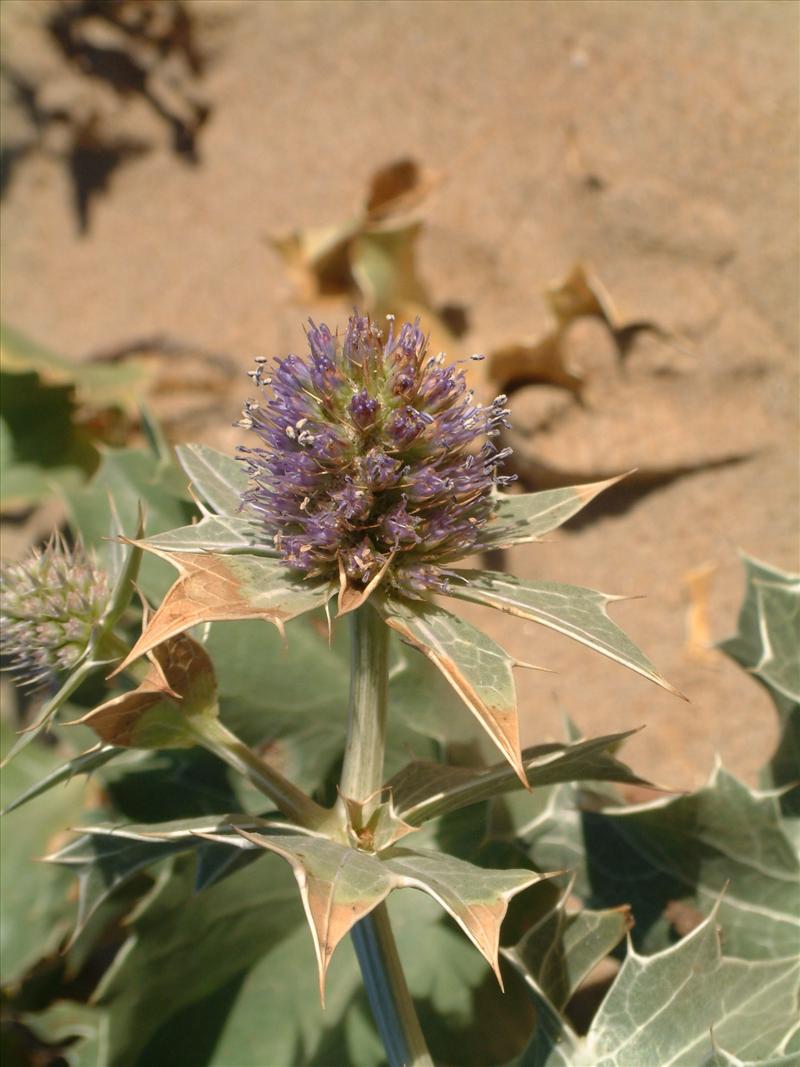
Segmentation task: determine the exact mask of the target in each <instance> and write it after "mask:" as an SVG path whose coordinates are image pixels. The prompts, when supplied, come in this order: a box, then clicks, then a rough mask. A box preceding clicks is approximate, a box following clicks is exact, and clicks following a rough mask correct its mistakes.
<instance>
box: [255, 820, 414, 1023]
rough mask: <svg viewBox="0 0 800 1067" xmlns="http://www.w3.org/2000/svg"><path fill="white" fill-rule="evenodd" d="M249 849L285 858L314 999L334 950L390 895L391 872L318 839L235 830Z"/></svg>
mask: <svg viewBox="0 0 800 1067" xmlns="http://www.w3.org/2000/svg"><path fill="white" fill-rule="evenodd" d="M241 833H242V836H243V837H245V838H247V840H248V841H250V842H252V843H253V844H254V845H256V846H258V847H260V848H265V849H267V850H269V851H270V852H274V853H276V854H277V855H278V856H281V857H282V858H283V859H285V860H286V861H287V862H288V863H289V864H290V866H291V868H292V871H293V872H294V876H295V879H296V880H297V885H298V887H299V889H300V896H301V899H302V901H303V908H304V909H305V913H306V918H307V919H308V924H309V926H310V928H311V934H312V937H313V939H314V950H315V952H316V955H317V967H318V970H319V989H320V997H321V999H322V1000H323V1002H324V999H325V975H326V973H327V970H328V965H329V963H330V961H331V957H332V955H333V952H334V950H335V948H336V946H337V945H338V944H339V942H340V941H341V940H342V938H343V937H344V936H345V935H346V934H347V933H349V931H350V930H351V929H352V928H353V926H355V924H356V923H357V922H358V920H359V919H362V918H363V917H364V916H365V915H368V914H369V912H371V911H372V909H373V908H375V907H377V905H378V904H380V903H381V901H382V900H385V899H386V897H387V896H388V895H389V893H390V892H391V890H392V888H393V887H394V886H393V880H392V876H391V871H390V870H389V869H388V868H387V867H386V866H385V865H384V864H382V863H381V862H380V861H379V860H378V859H377V857H376V856H374V855H372V854H371V853H368V852H360V851H359V850H358V849H354V848H349V847H348V846H347V845H341V844H338V843H337V842H335V841H330V840H328V839H326V838H323V837H301V836H297V837H292V836H283V837H280V838H278V837H267V836H266V835H265V834H252V833H249V832H248V831H246V830H242V831H241Z"/></svg>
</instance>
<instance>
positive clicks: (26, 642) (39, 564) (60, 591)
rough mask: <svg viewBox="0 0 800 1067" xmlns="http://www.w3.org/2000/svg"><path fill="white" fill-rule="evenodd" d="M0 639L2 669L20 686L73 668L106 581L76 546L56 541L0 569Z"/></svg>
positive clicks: (99, 609) (102, 602)
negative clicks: (11, 674)
mask: <svg viewBox="0 0 800 1067" xmlns="http://www.w3.org/2000/svg"><path fill="white" fill-rule="evenodd" d="M0 594H2V596H1V598H0V634H2V646H1V647H2V654H3V658H4V659H7V660H8V663H7V669H8V670H10V671H11V672H12V673H13V674H14V675H15V676H16V677H17V681H18V682H20V683H21V684H24V685H36V684H40V683H42V682H47V681H50V680H51V679H52V678H53V676H54V675H55V674H56V673H58V672H59V671H66V670H69V669H70V668H71V667H74V666H75V664H76V663H77V661H78V660H79V659H80V657H81V656H82V655H83V653H84V652H85V651H86V648H87V646H88V645H89V641H90V639H91V636H92V631H93V630H94V627H95V626H96V625H97V623H98V622H99V621H100V619H101V618H102V616H103V613H104V611H105V609H106V607H107V606H108V601H109V596H110V591H109V582H108V578H107V576H106V575H105V574H104V573H103V571H101V570H100V569H99V568H98V567H97V563H96V561H95V559H94V557H93V556H92V555H91V554H90V553H89V552H87V551H86V549H85V548H84V547H83V545H82V544H80V543H78V544H76V545H75V546H74V547H72V548H70V547H69V546H68V545H67V544H66V542H65V541H64V540H63V539H62V538H61V537H58V536H55V537H53V538H52V539H51V540H50V541H49V542H48V544H47V545H46V546H45V547H44V548H43V549H35V550H34V551H33V552H32V553H31V554H30V555H29V556H27V557H26V558H25V559H24V560H22V561H20V562H19V563H10V564H8V565H6V566H4V567H3V568H2V569H0Z"/></svg>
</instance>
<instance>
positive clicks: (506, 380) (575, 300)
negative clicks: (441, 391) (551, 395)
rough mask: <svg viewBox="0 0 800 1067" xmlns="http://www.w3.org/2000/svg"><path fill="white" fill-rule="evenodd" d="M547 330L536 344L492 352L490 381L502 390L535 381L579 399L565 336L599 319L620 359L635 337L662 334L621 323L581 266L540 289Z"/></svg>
mask: <svg viewBox="0 0 800 1067" xmlns="http://www.w3.org/2000/svg"><path fill="white" fill-rule="evenodd" d="M545 298H546V300H547V304H548V307H549V309H550V313H551V315H552V317H553V319H554V320H555V325H554V326H553V328H552V329H551V330H548V332H547V333H546V334H545V335H544V336H543V337H541V338H539V339H538V340H530V341H521V342H517V343H512V344H507V345H503V346H501V347H500V348H496V349H494V350H493V351H492V352H491V353H490V354H489V358H488V364H487V374H488V377H489V379H490V380H491V381H492V382H493V383H494V384H495V385H496V386H497V388H500V389H502V390H503V391H504V392H511V391H512V390H513V389H514V388H519V387H520V386H522V385H526V384H531V383H535V382H547V383H550V384H552V385H557V386H560V387H562V388H564V389H569V390H570V391H571V392H573V393H575V394H576V395H579V396H580V395H581V391H582V388H583V377H582V376H581V375H580V374H579V373H577V372H576V369H575V368H574V367H571V366H570V360H569V348H568V345H567V344H566V339H567V333H568V331H569V329H570V327H571V326H572V324H573V323H574V322H576V321H577V320H578V319H582V318H594V319H599V320H600V321H601V322H602V323H603V325H604V326H605V328H606V329H607V331H608V333H609V335H610V337H611V339H612V341H613V343H614V346H615V349H616V352H617V356H618V358H619V359H620V360H622V359H624V358H625V356H626V355H627V354H628V352H629V350H630V347H631V345H632V343H633V341H634V340H635V338H636V337H637V335H638V334H640V333H642V332H643V331H645V332H646V331H649V332H651V333H655V334H657V335H659V336H664V331H663V330H662V329H661V328H660V327H659V326H658V325H657V324H656V323H654V322H650V321H648V320H644V319H642V320H632V321H625V320H623V319H622V318H621V316H620V315H619V313H618V311H617V310H616V309H615V307H614V305H613V303H612V301H611V298H610V296H609V294H608V292H607V290H606V288H605V286H604V285H603V284H602V282H601V281H600V279H599V278H598V277H597V276H596V275H594V274H593V273H592V272H591V271H590V270H589V269H588V268H587V267H585V266H584V265H583V264H581V263H576V264H575V266H574V267H572V269H571V270H570V271H569V273H568V274H567V275H566V277H565V278H563V279H562V280H561V281H558V282H555V283H553V284H552V285H550V286H548V287H547V289H545Z"/></svg>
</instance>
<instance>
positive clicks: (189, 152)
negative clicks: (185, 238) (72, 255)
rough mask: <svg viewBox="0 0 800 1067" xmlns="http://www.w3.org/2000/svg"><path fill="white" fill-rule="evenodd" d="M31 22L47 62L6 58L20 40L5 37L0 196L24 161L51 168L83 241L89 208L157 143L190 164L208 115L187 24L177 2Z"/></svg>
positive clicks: (67, 8) (88, 5) (122, 1)
mask: <svg viewBox="0 0 800 1067" xmlns="http://www.w3.org/2000/svg"><path fill="white" fill-rule="evenodd" d="M33 14H34V16H35V20H34V27H35V32H36V33H37V34H38V36H39V37H40V38H44V40H45V42H46V43H48V47H47V48H46V50H45V51H46V53H47V55H48V57H49V59H48V63H47V64H46V65H45V66H44V67H43V68H41V67H38V66H37V67H36V68H35V69H34V68H30V69H28V65H27V63H26V61H25V49H24V48H22V49H21V50H17V51H18V52H19V56H18V55H17V54H15V47H14V46H15V40H16V35H17V34H18V33H20V32H21V30H20V29H18V28H17V27H13V29H12V30H11V31H10V32H9V34H8V38H9V47H8V49H7V52H8V53H9V57H7V58H6V60H5V61H4V64H3V71H2V74H3V82H4V90H5V93H6V100H5V106H4V111H5V112H6V116H5V117H6V118H8V117H9V116H10V119H11V121H10V127H11V132H10V133H7V134H6V136H5V137H4V145H3V164H4V174H3V186H2V187H3V191H5V189H6V188H7V186H8V184H9V182H10V180H11V177H12V176H13V172H14V169H15V168H16V166H17V165H18V164H19V163H21V162H22V161H23V160H24V159H25V158H26V157H27V156H29V155H30V154H31V153H33V152H40V153H45V154H47V155H49V156H53V157H56V158H58V159H60V160H61V161H62V162H63V165H64V167H65V168H66V170H67V171H68V173H69V176H70V179H71V184H72V191H73V200H74V207H75V214H76V219H77V224H78V228H79V231H80V232H81V233H86V232H87V231H88V229H89V224H90V213H91V205H92V202H93V200H94V199H95V197H96V196H97V195H99V194H102V193H103V192H106V191H107V190H108V188H109V186H110V183H111V180H112V177H113V175H114V172H115V171H116V170H117V169H118V168H119V167H120V166H122V165H123V164H124V163H126V162H129V161H131V160H133V159H136V158H138V157H140V156H141V155H143V154H145V153H147V152H150V151H151V150H153V149H154V148H155V147H157V146H158V145H159V143H160V142H166V143H167V144H168V145H169V147H170V148H171V149H172V151H173V152H175V153H176V155H178V156H179V157H180V158H182V159H184V160H185V161H186V162H189V163H197V162H198V159H199V155H198V137H199V134H200V131H201V129H202V127H203V125H204V124H205V122H206V120H207V119H208V117H209V114H210V111H211V109H210V106H209V104H208V102H207V101H206V100H205V99H204V98H203V96H202V93H201V91H200V88H199V83H200V78H201V76H202V74H203V70H204V66H205V63H204V57H203V53H202V52H201V50H200V48H199V46H198V43H197V27H196V16H195V14H194V13H192V11H191V10H190V9H189V8H188V7H187V5H186V4H185V3H184V2H183V0H144V2H143V0H56V2H54V3H48V4H40V5H36V9H35V11H34V12H33ZM29 21H30V20H29ZM12 26H13V24H12ZM37 51H39V52H41V51H42V49H41V48H38V49H37ZM141 105H144V107H142V106H141Z"/></svg>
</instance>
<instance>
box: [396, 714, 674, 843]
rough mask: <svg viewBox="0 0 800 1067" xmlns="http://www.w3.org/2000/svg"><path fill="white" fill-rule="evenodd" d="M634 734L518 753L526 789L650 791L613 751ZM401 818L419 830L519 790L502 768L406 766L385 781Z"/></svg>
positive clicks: (511, 775)
mask: <svg viewBox="0 0 800 1067" xmlns="http://www.w3.org/2000/svg"><path fill="white" fill-rule="evenodd" d="M633 733H635V731H634V730H628V731H626V732H625V733H619V734H608V735H607V736H604V737H594V738H591V739H590V740H587V741H578V742H576V743H575V744H572V745H562V744H547V745H535V746H533V747H531V748H526V749H524V750H523V752H522V765H523V768H524V770H525V777H526V779H527V781H528V784H529V785H530V786H533V787H536V786H547V785H556V784H558V783H559V782H573V781H584V780H594V781H611V782H625V783H628V784H632V785H641V786H649V787H651V788H655V787H653V786H652V784H651V783H650V782H647V781H645V779H643V778H639V776H638V775H636V774H634V773H633V771H632V770H631V769H630V768H629V767H626V766H625V764H624V763H620V761H619V760H617V759H616V758H615V757H614V755H613V752H614V750H615V749H616V748H617V746H618V745H619V744H620V743H621V742H622V741H624V740H625V739H626V738H628V737H630V736H631V734H633ZM386 788H387V789H389V790H391V792H392V796H393V798H394V802H395V805H396V807H397V811H398V815H399V817H400V818H401V819H403V820H405V821H406V822H409V823H411V824H412V825H420V824H421V823H423V822H425V821H427V820H428V819H433V818H436V817H437V816H439V815H444V814H446V813H447V812H450V811H457V810H458V809H459V808H463V807H466V806H467V805H469V804H476V803H478V802H479V801H482V800H490V799H491V798H492V797H495V796H499V795H500V794H502V793H507V792H509V791H510V790H512V789H517V788H519V781H518V780H517V778H516V776H515V775H514V772H513V771H512V770H511V768H510V767H509V766H508V764H507V763H498V764H496V765H495V766H493V767H481V768H472V767H448V766H446V765H445V764H441V763H427V762H423V761H417V762H414V763H410V764H409V765H408V766H407V767H405V768H404V769H403V770H402V771H400V772H399V773H398V774H396V775H395V776H394V778H392V779H391V780H390V781H389V782H387V785H386Z"/></svg>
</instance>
